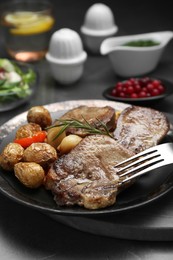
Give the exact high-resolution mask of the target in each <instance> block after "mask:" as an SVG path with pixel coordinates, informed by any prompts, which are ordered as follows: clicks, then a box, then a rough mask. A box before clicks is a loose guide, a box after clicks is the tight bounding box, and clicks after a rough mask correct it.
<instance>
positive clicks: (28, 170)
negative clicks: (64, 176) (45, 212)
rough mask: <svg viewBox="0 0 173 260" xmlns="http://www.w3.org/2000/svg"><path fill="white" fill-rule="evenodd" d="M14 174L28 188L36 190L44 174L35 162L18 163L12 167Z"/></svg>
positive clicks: (41, 182)
mask: <svg viewBox="0 0 173 260" xmlns="http://www.w3.org/2000/svg"><path fill="white" fill-rule="evenodd" d="M14 174H15V176H16V177H17V178H18V180H19V181H20V182H21V183H22V184H24V185H25V186H26V187H28V188H32V189H34V188H38V187H40V186H41V185H42V184H43V181H44V178H45V173H44V170H43V168H42V167H41V166H40V165H39V164H38V163H35V162H19V163H17V164H15V166H14Z"/></svg>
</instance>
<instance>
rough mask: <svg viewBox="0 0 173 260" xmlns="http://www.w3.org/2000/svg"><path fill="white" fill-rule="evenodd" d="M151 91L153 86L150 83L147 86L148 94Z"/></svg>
mask: <svg viewBox="0 0 173 260" xmlns="http://www.w3.org/2000/svg"><path fill="white" fill-rule="evenodd" d="M153 89H154V86H153V84H152V83H149V84H147V90H148V91H149V92H150V93H151V92H152V90H153Z"/></svg>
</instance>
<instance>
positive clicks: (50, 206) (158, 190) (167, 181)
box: [0, 100, 173, 216]
mask: <svg viewBox="0 0 173 260" xmlns="http://www.w3.org/2000/svg"><path fill="white" fill-rule="evenodd" d="M70 102H71V103H72V101H69V104H70ZM62 103H63V102H62ZM62 103H59V104H58V103H57V105H55V106H53V109H52V111H58V112H54V113H52V116H53V118H54V119H55V118H57V117H58V116H60V115H62V114H63V113H64V112H65V111H64V110H61V109H62V107H63V106H62ZM64 103H65V102H64ZM75 104H76V105H81V104H86V105H88V104H90V105H93V104H94V105H95V104H97V105H98V106H100V105H101V104H102V105H111V106H112V105H113V104H114V107H115V108H116V107H117V108H118V109H119V108H120V106H121V105H118V103H115V102H110V101H104V100H101V101H96V102H95V103H92V101H91V100H90V101H88V102H87V101H86V100H85V101H84V102H83V103H81V102H80V101H77V102H74V103H73V104H72V106H74V107H75V106H76V105H75ZM122 105H123V104H122ZM72 106H69V108H72ZM124 107H127V105H125V104H124ZM50 108H51V107H50ZM48 109H49V106H48ZM168 116H169V115H168ZM25 118H26V113H24V114H21V115H19V116H17V117H15V118H14V119H12V120H10V121H9V122H7V123H6V124H5V125H3V126H2V127H1V135H2V133H3V132H4V133H6V132H10V133H9V135H8V136H6V137H5V138H2V136H1V139H3V141H2V142H1V144H0V152H1V151H2V149H3V148H4V146H5V145H6V144H7V143H9V142H10V141H12V140H13V139H14V135H15V129H14V126H15V127H16V125H17V126H19V125H20V124H23V123H25ZM171 119H172V122H173V118H171ZM170 140H171V139H170V137H169V136H167V138H166V139H165V141H170ZM172 171H173V170H172V167H170V166H169V167H167V168H166V169H165V168H161V169H159V170H157V171H155V172H151V173H149V174H147V175H145V176H143V177H141V178H140V179H139V180H138V181H136V183H135V184H134V185H132V186H131V187H130V188H128V189H127V190H125V191H123V192H121V193H120V194H119V195H118V196H117V202H116V204H115V205H113V206H111V207H108V208H105V209H99V210H88V209H84V208H82V207H77V206H76V207H69V208H68V207H59V206H57V205H56V204H55V202H54V201H53V197H52V194H51V193H50V192H49V191H47V190H45V189H44V188H43V187H42V188H39V189H36V190H30V189H27V188H25V187H24V186H23V185H22V184H20V183H19V182H18V180H17V179H16V178H15V177H14V174H13V173H9V172H6V171H4V170H2V169H0V191H1V192H2V193H3V194H4V195H5V196H7V197H9V198H10V199H12V200H14V201H16V202H18V203H20V204H23V205H25V206H29V207H31V208H35V209H38V210H40V211H41V212H43V213H49V214H50V213H52V214H53V215H54V214H55V215H54V216H56V215H57V216H58V215H62V214H63V215H74V216H76V215H80V216H81V215H84V216H87V215H102V214H113V213H117V212H123V211H126V210H130V209H134V208H137V207H140V206H142V205H146V204H148V203H150V202H152V201H154V200H156V199H158V198H159V197H161V196H163V195H164V194H166V193H167V192H168V191H170V190H171V189H172V187H173V174H172V173H173V172H172Z"/></svg>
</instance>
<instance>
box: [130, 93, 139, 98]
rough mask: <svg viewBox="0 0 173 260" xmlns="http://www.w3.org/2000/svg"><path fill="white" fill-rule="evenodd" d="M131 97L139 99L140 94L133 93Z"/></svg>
mask: <svg viewBox="0 0 173 260" xmlns="http://www.w3.org/2000/svg"><path fill="white" fill-rule="evenodd" d="M130 97H131V98H138V94H136V93H132V94H131V95H130Z"/></svg>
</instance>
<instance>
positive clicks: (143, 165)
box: [115, 143, 173, 184]
mask: <svg viewBox="0 0 173 260" xmlns="http://www.w3.org/2000/svg"><path fill="white" fill-rule="evenodd" d="M171 163H173V143H164V144H160V145H157V146H154V147H151V148H149V149H147V150H145V151H143V152H140V153H138V154H136V155H134V156H132V157H130V158H129V159H127V160H125V161H123V162H120V163H118V164H117V165H115V168H120V169H119V170H118V172H117V174H118V175H119V177H120V184H123V183H125V182H128V181H130V180H132V179H134V178H136V177H138V176H141V175H143V174H145V173H147V172H149V171H151V170H154V169H156V168H160V167H162V166H166V165H168V164H171Z"/></svg>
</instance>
